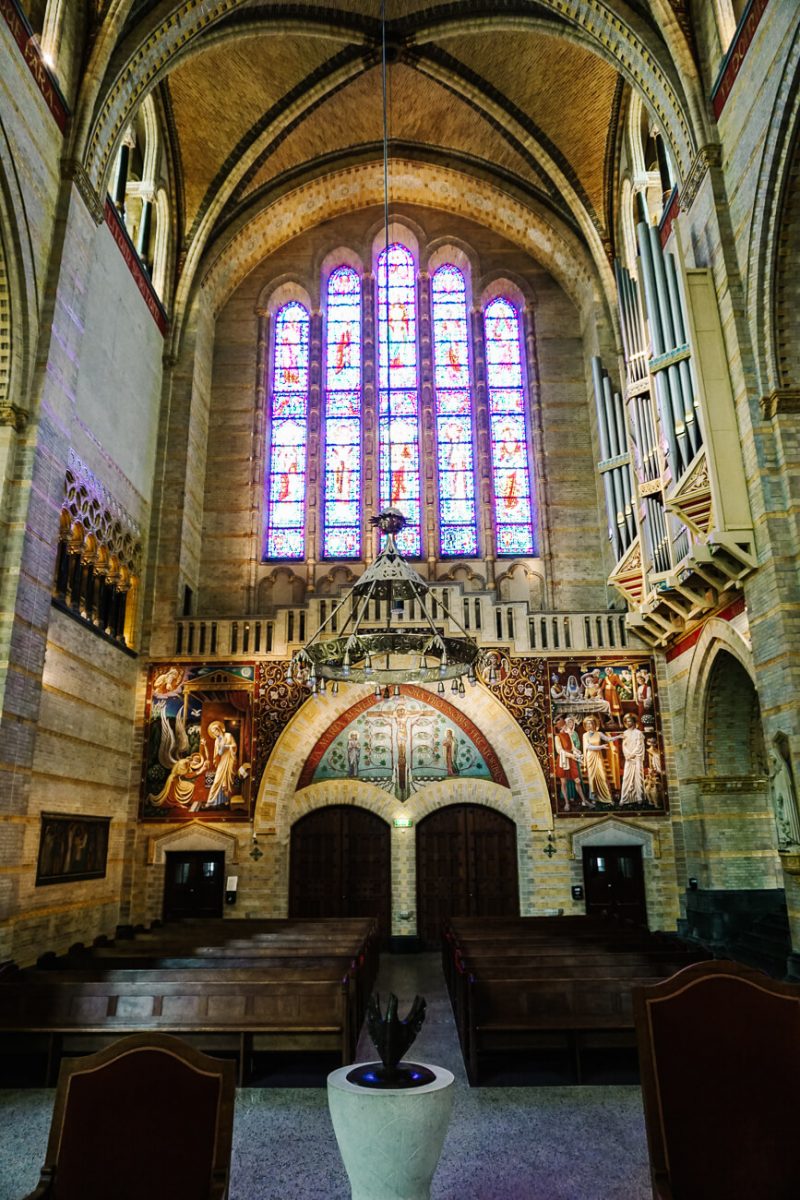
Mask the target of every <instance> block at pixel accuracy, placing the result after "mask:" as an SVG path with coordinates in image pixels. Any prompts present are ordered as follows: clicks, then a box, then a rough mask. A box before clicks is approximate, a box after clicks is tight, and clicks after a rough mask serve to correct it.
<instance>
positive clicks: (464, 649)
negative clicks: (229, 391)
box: [286, 0, 480, 699]
mask: <svg viewBox="0 0 800 1200" xmlns="http://www.w3.org/2000/svg"><path fill="white" fill-rule="evenodd" d="M380 12H381V99H382V110H383V131H382V132H383V228H384V239H383V240H384V246H383V254H382V255H381V256H380V258H379V270H378V305H377V308H378V440H379V447H378V476H379V482H378V499H379V507H380V509H381V511H380V512H379V513H378V515H377V516H376V517H372V518H371V520H372V524H373V525H374V526H375V527H376V528H377V529H378V530H379V531H380V533H381V535H382V536H383V544H382V545H381V546H380V548H379V550H378V555H377V558H376V559H375V561H374V562H372V563H371V564H370V565H369V566H368V567H367V569H366V570H365V571H364V573H363V575H362V576H361V577H360V578H359V579H358V580H357V581H356V583H355V584H354V585H353V587H352V588H351V589H350V591H349V592H348V593H347V595H346V596H344V597H343V599H342V600H341V601H340V602H339V604H338V605H336V606H335V607H334V608H333V611H332V612H331V614H330V615H329V616H328V617H327V618H326V620H324V621H323V622H322V624H321V625H320V627H319V628H318V629H317V631H316V633H315V634H314V635H313V637H312V638H311V639H310V640H309V641H308V642H307V643H306V645H305V646H303V647H302V648H301V649H300V650H298V651H297V652H296V653H295V654H294V656H293V657H292V660H291V662H290V663H289V667H288V670H287V672H286V680H287V682H288V683H299V684H302V685H306V686H308V687H309V688H310V689H311V692H312V694H318V693H325V692H327V681H331V683H332V687H331V691H332V692H334V693H336V692H338V687H339V683H340V682H350V683H368V684H369V685H370V686H371V687H373V688H374V695H375V697H376V699H380V698H383V699H388V697H389V695H390V694H391V693H390V691H389V686H388V685H389V684H393V685H394V687H393V694H394V695H395V696H398V695H399V694H400V685H401V684H403V683H434V682H435V683H437V686H438V690H439V691H440V692H443V691H444V680H445V679H450V680H452V685H453V690H454V691H458V692H460V693H461V694H462V695H463V694H464V683H463V677H464V676H465V675H466V676H467V678H468V679H469V682H470V683H471V684H474V683H476V682H477V674H476V671H477V667H478V661H479V656H480V651H479V649H478V646H477V644H476V643H475V642H474V641H473V639H472V638H471V637H470V635H469V634H468V633H467V631H466V630H465V629H464V627H463V625H462V624H461V622H460V621H459V620H458V619H457V618H456V617H454V616H453V615H452V613H450V612H449V611H448V609H447V607H446V605H445V604H444V602H443V601H442V600H441V599H439V600H438V611H439V612H440V614H441V616H442V617H443V618H444V619H445V620H446V622H447V624H448V625H449V626H450V627H451V628H453V627H455V629H457V630H458V634H459V636H451V635H448V634H447V633H445V630H444V628H440V627H439V626H437V624H436V620H435V618H434V615H433V607H432V604H431V600H432V596H431V588H430V585H429V584H428V583H427V582H426V581H425V580H424V579H423V578H422V576H421V575H419V574H418V572H417V571H415V570H414V569H413V568H412V567H411V566H409V564H408V563H407V562H406V560H405V559H404V557H403V555H402V554H401V553H400V551H399V550H398V547H397V542H396V538H397V536H398V535H399V534H400V533H401V532H402V530H403V528H404V526H405V525H406V524H407V521H406V517H405V516H404V515H403V513H402V512H400V510H399V509H397V508H395V507H394V501H395V496H394V490H395V489H394V483H393V470H392V422H393V417H394V410H393V404H392V393H393V390H394V388H393V379H392V328H391V320H390V317H391V307H392V306H391V304H390V298H389V286H390V249H391V240H390V234H391V227H390V218H389V108H390V85H389V71H388V65H389V63H388V49H387V38H386V0H381V9H380ZM380 259H382V260H383V265H382V269H380ZM381 289H382V290H381ZM381 318H383V319H382V320H381ZM381 325H383V330H384V335H385V336H381ZM401 360H402V355H400V354H399V353H398V365H399V366H402V361H401ZM384 423H385V436H384V437H383V438H382V437H381V427H382V425H383V424H384ZM382 464H385V466H384V468H383V469H381V465H382ZM398 486H399V485H398ZM384 488H385V489H386V490H385V491H384V490H383V489H384ZM382 492H383V494H381V493H382ZM397 499H398V500H399V499H400V496H399V495H398V496H397ZM373 601H374V602H376V604H377V605H379V606H380V605H383V604H385V605H386V623H385V626H384V628H382V629H379V630H374V629H371V628H369V627H368V624H367V623H368V622H369V609H370V604H371V603H372V602H373ZM406 601H411V602H412V604H413V605H414V606H415V607H416V605H418V606H419V610H420V615H421V619H422V627H421V628H415V629H412V628H406V627H401V626H399V625H395V624H393V622H394V621H395V620H398V619H399V620H403V619H404V614H405V602H406ZM434 602H435V601H434ZM340 610H344V611H345V612H346V613H347V616H346V618H345V621H344V624H343V626H342V627H341V628H339V629H338V632H337V629H336V628H334V626H335V623H336V617H337V614H338V612H339V611H340ZM376 615H377V614H376ZM446 627H447V626H445V628H446ZM380 664H382V665H380Z"/></svg>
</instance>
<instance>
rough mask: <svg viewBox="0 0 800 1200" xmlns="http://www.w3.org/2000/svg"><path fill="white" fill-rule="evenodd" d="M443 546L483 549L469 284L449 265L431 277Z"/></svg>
mask: <svg viewBox="0 0 800 1200" xmlns="http://www.w3.org/2000/svg"><path fill="white" fill-rule="evenodd" d="M431 297H432V317H433V373H434V384H435V387H436V445H437V461H438V467H439V535H440V538H439V545H440V550H441V553H442V554H443V555H450V554H462V555H463V554H470V555H474V554H477V553H478V534H477V525H476V519H475V471H474V465H473V455H472V438H473V425H472V403H471V396H470V389H469V326H468V323H467V288H466V282H465V280H464V276H463V274H462V273H461V271H459V269H458V267H456V266H454V265H453V264H452V263H446V264H445V265H444V266H442V267H439V269H438V270H437V271H435V272H434V274H433V278H432V280H431Z"/></svg>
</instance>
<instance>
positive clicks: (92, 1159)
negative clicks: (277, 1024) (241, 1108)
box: [45, 1034, 235, 1200]
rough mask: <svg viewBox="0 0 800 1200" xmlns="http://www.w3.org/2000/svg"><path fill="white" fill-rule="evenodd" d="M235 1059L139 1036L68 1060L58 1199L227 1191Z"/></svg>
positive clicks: (58, 1121) (121, 1199)
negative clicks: (220, 1057) (217, 1057)
mask: <svg viewBox="0 0 800 1200" xmlns="http://www.w3.org/2000/svg"><path fill="white" fill-rule="evenodd" d="M234 1093H235V1086H234V1065H233V1063H231V1062H221V1061H220V1060H218V1059H214V1058H209V1057H208V1056H207V1055H205V1054H200V1053H199V1052H198V1051H196V1050H193V1049H192V1048H191V1047H189V1046H187V1045H186V1043H185V1042H182V1041H180V1040H179V1039H178V1038H174V1037H169V1036H167V1035H164V1034H136V1035H134V1036H133V1037H129V1038H123V1039H122V1040H121V1041H119V1042H115V1043H114V1045H113V1046H110V1047H108V1049H106V1050H102V1051H100V1053H99V1054H94V1055H90V1056H88V1057H86V1058H82V1059H79V1060H78V1061H77V1062H72V1063H65V1064H64V1065H63V1067H62V1069H61V1075H60V1077H59V1082H58V1093H57V1097H56V1107H55V1109H54V1112H53V1124H52V1127H51V1131H50V1144H49V1146H48V1153H47V1164H46V1168H45V1175H47V1174H48V1173H49V1172H48V1168H51V1169H52V1168H53V1167H54V1168H55V1170H54V1173H53V1184H52V1188H51V1191H50V1193H49V1194H50V1195H52V1196H55V1197H57V1200H109V1197H112V1196H113V1197H114V1200H144V1198H145V1197H147V1200H160V1198H161V1197H163V1198H164V1200H206V1198H207V1197H222V1196H224V1195H225V1194H226V1190H227V1176H228V1169H229V1165H230V1153H231V1137H232V1130H233V1101H234Z"/></svg>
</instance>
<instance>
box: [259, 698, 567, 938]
mask: <svg viewBox="0 0 800 1200" xmlns="http://www.w3.org/2000/svg"><path fill="white" fill-rule="evenodd" d="M371 695H372V689H371V688H370V687H368V686H352V687H347V688H345V689H342V692H340V694H339V695H338V696H336V697H333V696H331V695H329V696H328V697H327V698H325V699H322V700H317V701H315V702H313V703H307V704H305V705H304V706H303V708H302V709H301V710H300V711H299V712H298V713H297V715H296V716H295V717H294V718H293V720H292V721H290V722H289V724H288V725H287V727H286V729H285V730H284V731H283V733H282V734H281V736H280V738H279V740H278V742H277V744H276V746H275V749H274V750H273V752H272V755H271V757H270V760H269V763H268V764H267V768H266V770H265V772H264V774H263V776H262V779H261V783H260V786H259V791H258V798H257V801H256V813H255V824H254V829H255V831H256V833H257V835H258V836H259V838H260V839H261V841H262V843H263V844H264V845H268V846H269V853H270V854H271V860H270V861H269V862H268V863H265V864H262V866H261V867H260V868H259V869H260V870H261V872H262V874H265V873H266V870H265V868H268V869H269V873H270V877H271V888H272V899H271V904H272V907H273V908H274V909H275V910H276V911H281V912H285V911H286V907H285V906H286V899H285V898H286V896H287V894H288V892H287V889H288V883H289V844H290V838H291V829H292V825H293V824H294V822H295V821H296V820H298V819H299V818H300V817H302V816H304V815H306V814H307V813H310V812H312V811H314V810H315V809H317V808H321V807H324V806H326V805H343V804H355V805H359V806H360V807H362V808H365V809H368V810H369V811H370V812H372V813H375V814H376V815H377V816H380V817H381V818H382V819H383V820H385V821H387V822H388V823H389V824H390V825H391V827H392V828H391V854H392V936H393V937H405V936H411V935H413V934H414V933H415V931H416V924H415V911H416V848H415V828H416V823H417V822H419V821H420V820H422V819H423V818H424V817H425V816H427V815H428V814H429V813H431V812H434V811H435V810H436V809H437V808H441V807H444V806H445V805H448V804H457V803H460V804H464V803H468V804H477V805H485V806H488V807H491V808H494V809H496V810H497V811H498V812H500V813H502V814H503V815H504V816H506V817H509V818H510V819H511V820H512V821H513V822H514V824H515V826H516V829H517V847H518V851H517V853H518V867H519V891H520V910H521V911H522V912H523V913H526V912H532V911H534V907H535V905H534V883H535V881H534V873H533V850H532V829H533V828H534V827H535V828H540V829H542V828H548V829H549V828H552V820H553V818H552V810H551V807H550V797H549V792H548V788H547V781H546V779H545V775H544V771H543V769H542V766H541V764H540V763H539V760H538V758H537V757H536V754H535V752H534V750H533V748H532V746H531V745H530V743H529V741H528V739H527V738H526V736H525V734H524V733H523V731H522V729H521V728H520V726H519V725H518V724H517V722H516V721H515V720H514V718H513V717H512V716H511V715H510V713H509V712H508V710H507V709H506V708H505V707H504V706H503V705H502V704H501V703H500V701H499V700H498V699H497V698H496V697H495V696H494V695H492V693H491V692H489V691H488V690H487V689H486V688H483V687H476V688H471V689H469V690H468V693H467V695H466V696H464V697H462V698H461V701H460V703H459V709H460V711H461V713H462V715H463V716H464V717H465V718H468V720H469V722H470V723H471V724H472V725H474V726H475V727H476V729H477V730H478V731H480V733H481V734H482V735H483V736H484V737H485V738H486V740H487V742H488V743H491V745H492V746H493V747H494V749H495V751H496V753H497V757H498V759H499V761H500V764H501V766H502V770H503V772H504V774H505V779H506V783H507V786H502V785H501V784H499V783H496V782H492V781H491V780H489V779H481V778H469V777H464V778H461V777H458V778H450V779H443V780H441V781H439V782H433V783H428V784H426V785H425V786H424V787H421V788H420V790H419V791H416V792H414V793H413V794H412V795H411V796H409V797H408V798H407V799H406V800H405V801H404V802H401V801H399V800H397V799H396V798H395V797H394V796H393V795H392V794H390V793H389V792H388V791H386V790H385V789H383V788H381V787H378V786H376V785H375V784H373V783H367V782H364V781H363V780H360V779H351V778H342V779H327V780H324V781H321V782H312V781H308V782H306V784H305V786H299V785H300V784H301V783H302V781H303V772H304V769H305V767H306V763H307V760H308V758H309V755H310V753H311V750H312V748H313V747H315V746H317V745H318V744H319V743H321V742H323V741H324V739H325V738H326V736H328V735H329V732H330V730H331V728H332V727H336V728H338V727H339V726H341V727H342V728H343V727H344V724H346V714H347V713H348V711H349V710H352V709H353V707H354V702H355V703H358V702H360V701H362V700H366V699H368V698H369V697H370V696H371ZM434 699H435V697H434ZM396 818H409V819H410V820H411V822H412V824H411V825H410V826H408V827H403V826H397V827H396V826H395V825H394V820H395V819H396ZM262 835H264V836H262ZM266 835H273V836H271V837H269V841H268V842H267V841H266V840H265V836H266Z"/></svg>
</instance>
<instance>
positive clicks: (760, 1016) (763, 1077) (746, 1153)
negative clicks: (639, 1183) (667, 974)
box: [633, 961, 800, 1200]
mask: <svg viewBox="0 0 800 1200" xmlns="http://www.w3.org/2000/svg"><path fill="white" fill-rule="evenodd" d="M633 1006H634V1018H635V1022H636V1032H637V1039H638V1044H639V1065H640V1070H641V1080H642V1094H643V1099H644V1112H645V1120H646V1123H647V1140H648V1147H649V1150H650V1170H651V1176H652V1182H653V1195H654V1197H656V1200H700V1198H701V1197H702V1200H723V1198H724V1200H734V1197H738V1196H742V1197H744V1196H749V1197H758V1200H790V1198H792V1200H795V1198H796V1197H797V1195H798V1187H800V1184H799V1183H798V1157H797V1111H798V1109H797V1089H798V1080H800V987H797V986H796V985H793V984H788V983H778V982H776V981H775V980H773V979H770V978H769V977H768V976H766V975H763V974H761V973H760V972H759V971H753V970H750V969H749V968H747V967H742V966H740V965H739V964H738V963H733V962H723V961H717V962H706V963H697V964H695V965H693V966H689V967H685V968H684V969H683V970H682V971H679V972H678V973H677V975H673V976H672V978H671V979H667V980H665V981H664V982H662V983H657V984H654V985H653V986H650V987H637V988H634V990H633Z"/></svg>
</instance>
